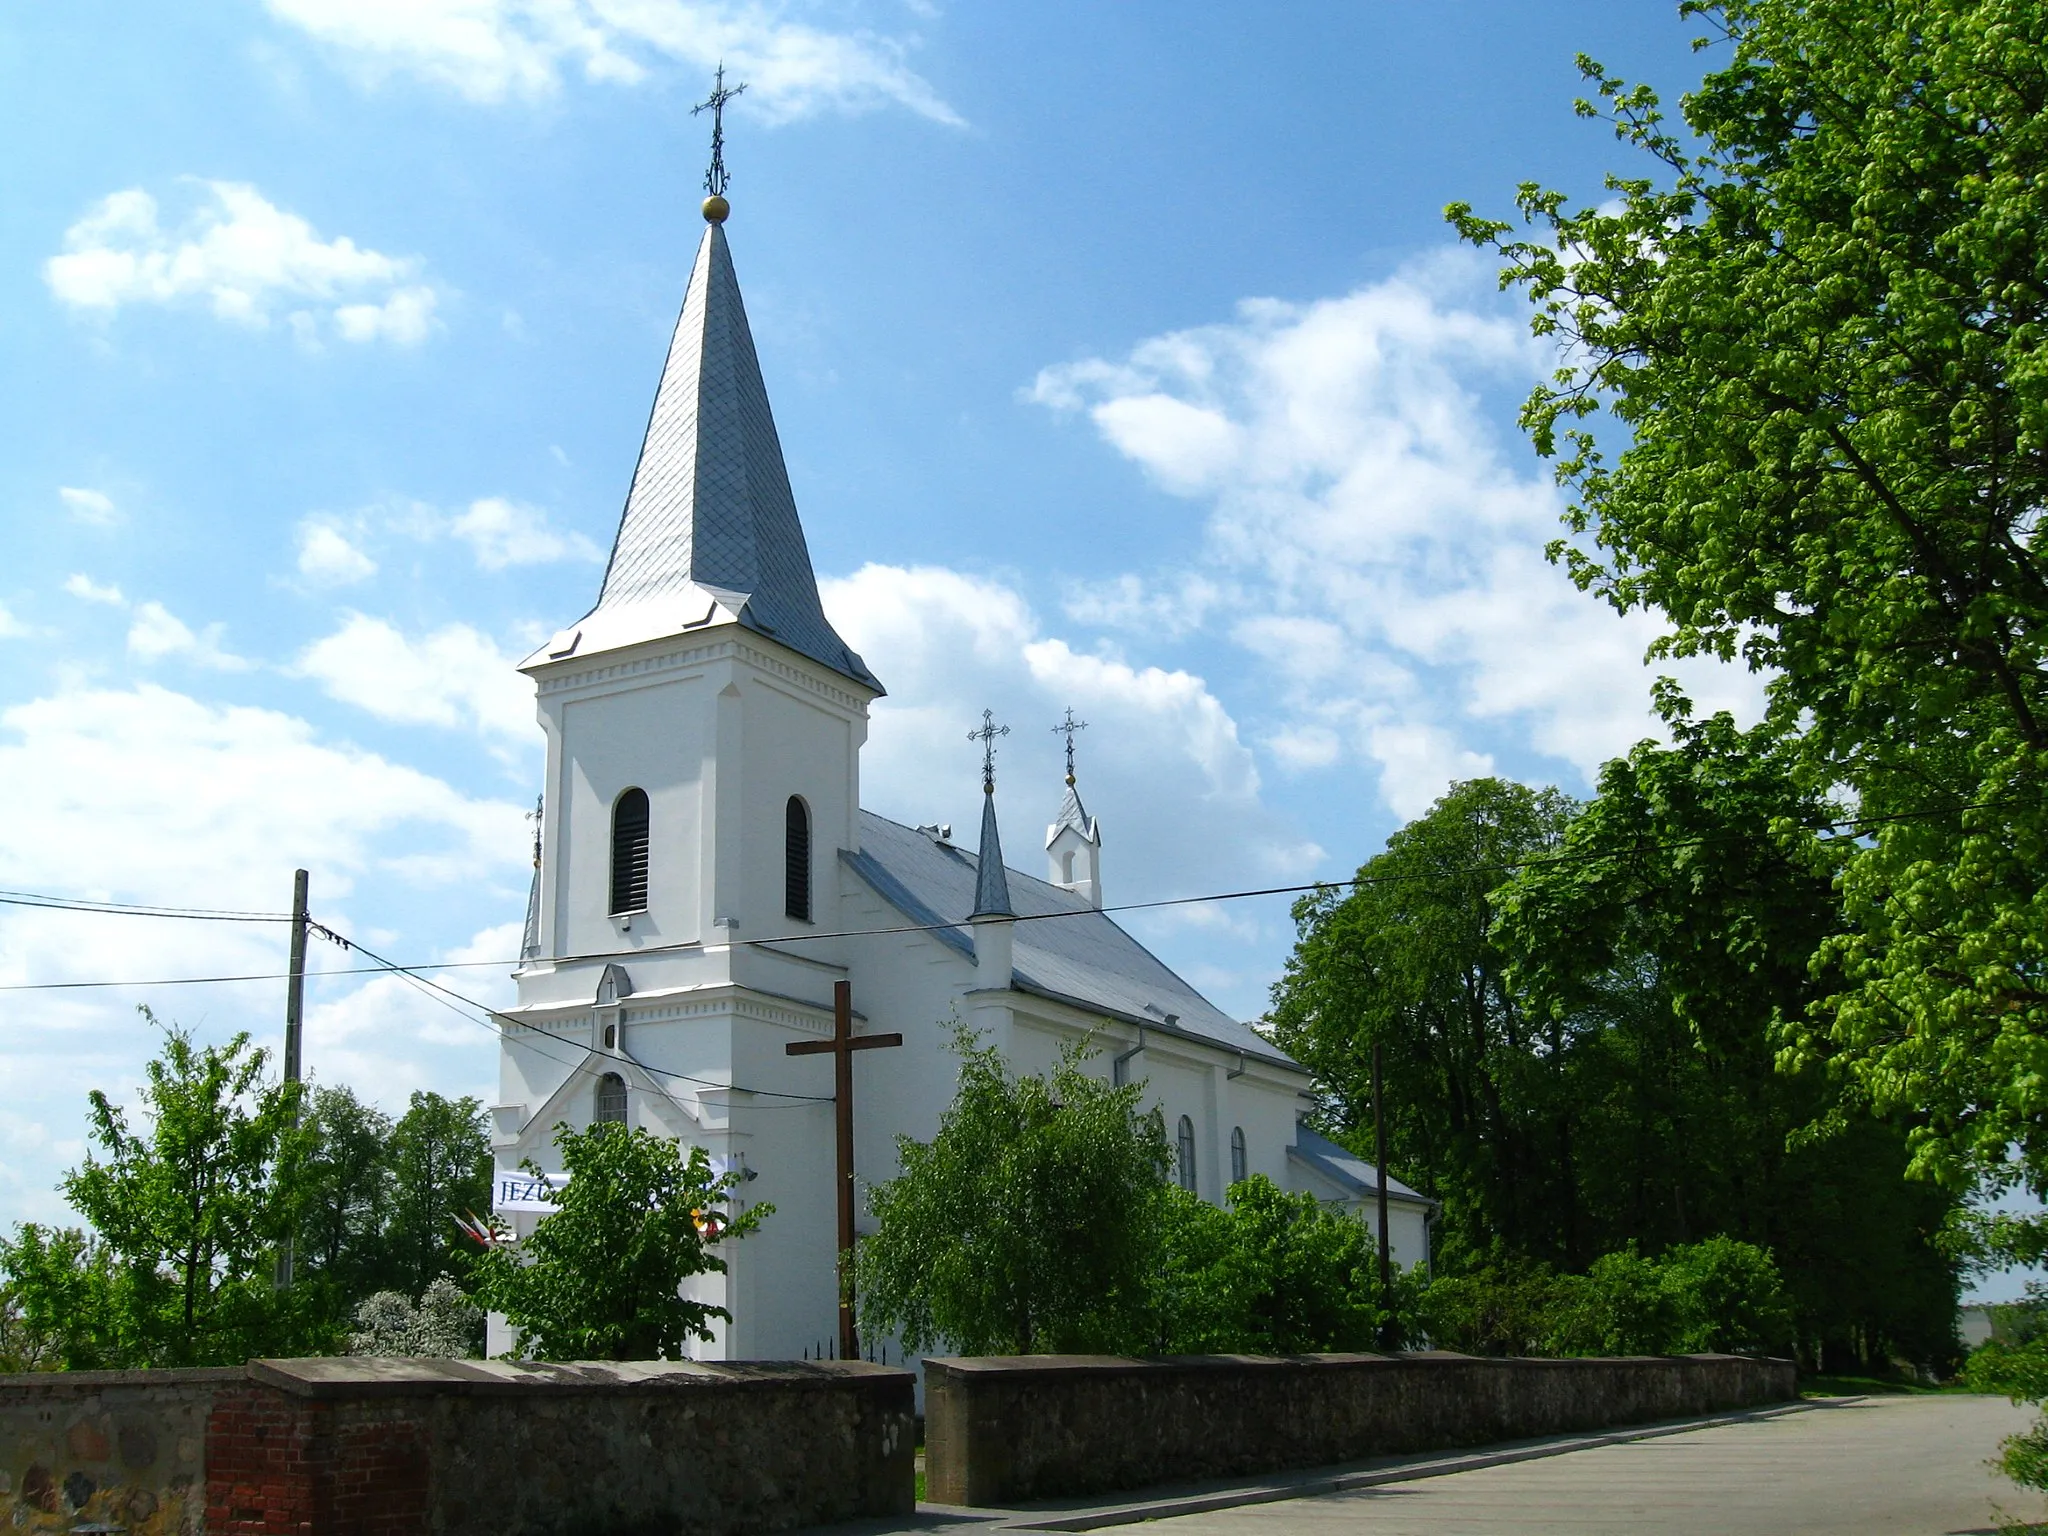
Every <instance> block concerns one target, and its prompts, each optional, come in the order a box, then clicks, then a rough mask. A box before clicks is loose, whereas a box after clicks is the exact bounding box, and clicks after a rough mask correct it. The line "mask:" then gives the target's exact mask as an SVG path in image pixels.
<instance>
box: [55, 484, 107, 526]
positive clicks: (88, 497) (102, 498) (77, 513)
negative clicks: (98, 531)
mask: <svg viewBox="0 0 2048 1536" xmlns="http://www.w3.org/2000/svg"><path fill="white" fill-rule="evenodd" d="M57 495H58V497H59V498H60V499H61V500H62V501H63V503H64V510H65V511H67V512H69V513H70V514H71V517H72V520H73V521H74V522H80V523H85V524H87V525H88V526H90V527H94V528H107V527H111V526H112V525H113V524H115V523H118V522H119V521H120V520H121V510H120V508H118V507H116V506H115V505H114V498H113V497H111V496H109V495H108V494H107V493H106V492H105V491H95V490H90V489H87V488H86V487H84V486H78V485H60V486H58V487H57Z"/></svg>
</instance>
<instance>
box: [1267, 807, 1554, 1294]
mask: <svg viewBox="0 0 2048 1536" xmlns="http://www.w3.org/2000/svg"><path fill="white" fill-rule="evenodd" d="M1571 809H1572V807H1571V802H1570V801H1569V800H1567V799H1566V798H1565V797H1564V796H1563V795H1561V794H1559V793H1557V792H1556V791H1555V790H1545V791H1535V790H1530V789H1527V788H1524V787H1523V786H1522V785H1519V784H1511V783H1507V782H1505V781H1502V780H1499V779H1475V780H1473V781H1471V782H1469V783H1465V784H1460V785H1457V786H1455V787H1454V788H1453V789H1452V790H1451V792H1450V794H1449V795H1447V796H1446V797H1445V798H1444V800H1442V801H1440V802H1439V803H1438V805H1437V807H1436V808H1435V809H1434V810H1433V811H1432V812H1431V813H1430V814H1429V815H1427V816H1424V817H1420V818H1418V819H1417V820H1415V821H1413V822H1410V823H1409V824H1408V825H1407V826H1406V827H1403V828H1402V829H1401V830H1400V831H1399V832H1397V833H1395V834H1394V836H1393V837H1391V838H1390V839H1388V842H1387V849H1386V852H1384V853H1382V854H1380V855H1379V856H1378V857H1377V858H1374V859H1372V860H1371V861H1369V862H1368V863H1366V864H1365V865H1363V866H1362V867H1361V868H1360V869H1359V871H1358V877H1357V882H1356V883H1355V884H1354V885H1353V886H1352V887H1351V889H1350V891H1349V892H1348V893H1345V892H1343V891H1341V890H1340V889H1338V888H1336V887H1330V888H1326V889H1324V890H1322V891H1319V892H1317V893H1316V894H1315V895H1313V896H1309V897H1305V898H1303V899H1302V900H1301V901H1300V902H1299V903H1297V904H1296V906H1295V910H1294V918H1295V923H1296V926H1297V928H1298V930H1299V939H1298V941H1297V943H1296V946H1295V950H1294V953H1293V955H1292V956H1290V957H1289V959H1288V962H1287V970H1286V972H1285V974H1284V975H1283V977H1282V979H1281V981H1280V982H1279V984H1278V985H1277V986H1276V987H1275V988H1274V994H1273V1007H1272V1011H1271V1013H1270V1015H1269V1017H1270V1019H1271V1022H1272V1024H1273V1026H1274V1028H1275V1030H1276V1038H1277V1039H1278V1041H1279V1043H1280V1044H1281V1045H1282V1046H1283V1047H1284V1048H1286V1049H1287V1050H1288V1051H1290V1052H1292V1053H1293V1054H1294V1056H1295V1057H1296V1058H1297V1059H1298V1060H1300V1061H1301V1062H1303V1063H1304V1064H1305V1065H1306V1066H1308V1067H1309V1068H1310V1069H1311V1070H1312V1071H1313V1072H1314V1073H1315V1075H1316V1078H1317V1081H1318V1085H1319V1087H1320V1088H1321V1090H1322V1091H1323V1093H1324V1094H1325V1095H1326V1097H1327V1101H1328V1109H1329V1113H1330V1115H1331V1117H1332V1118H1333V1119H1334V1120H1335V1121H1336V1123H1337V1124H1338V1126H1339V1127H1340V1128H1342V1129H1356V1128H1357V1127H1360V1126H1363V1125H1367V1124H1370V1120H1371V1061H1372V1047H1373V1045H1374V1044H1375V1043H1378V1044H1380V1045H1381V1046H1382V1047H1383V1060H1384V1063H1385V1067H1384V1070H1385V1080H1386V1093H1387V1101H1388V1103H1389V1104H1397V1105H1401V1106H1404V1111H1403V1112H1402V1113H1400V1114H1398V1115H1396V1116H1395V1117H1394V1119H1393V1121H1392V1122H1391V1125H1390V1132H1389V1134H1390V1138H1391V1139H1390V1160H1391V1161H1392V1162H1393V1163H1394V1165H1395V1166H1396V1167H1399V1168H1402V1169H1404V1170H1408V1172H1409V1174H1410V1175H1412V1176H1413V1177H1415V1178H1416V1179H1417V1181H1418V1187H1420V1188H1421V1189H1422V1190H1423V1192H1424V1193H1426V1194H1428V1195H1430V1196H1432V1197H1434V1198H1436V1199H1440V1200H1442V1201H1443V1202H1444V1222H1443V1227H1442V1229H1441V1232H1440V1235H1439V1252H1440V1256H1441V1257H1442V1258H1443V1259H1444V1260H1445V1261H1446V1262H1447V1263H1449V1264H1450V1265H1451V1266H1452V1267H1453V1268H1455V1267H1458V1266H1460V1265H1463V1264H1468V1263H1475V1262H1478V1261H1480V1260H1481V1259H1483V1257H1484V1256H1485V1255H1487V1254H1488V1253H1490V1252H1492V1251H1493V1250H1494V1249H1495V1248H1496V1246H1500V1247H1503V1248H1504V1249H1505V1250H1506V1251H1511V1252H1520V1251H1536V1252H1541V1251H1543V1250H1544V1248H1545V1245H1546V1244H1547V1242H1548V1240H1549V1237H1550V1234H1551V1233H1552V1232H1553V1231H1554V1230H1555V1221H1554V1212H1555V1208H1556V1201H1555V1199H1554V1198H1553V1197H1552V1194H1551V1192H1550V1190H1549V1189H1548V1188H1547V1187H1546V1186H1548V1185H1549V1184H1550V1182H1551V1180H1552V1178H1553V1176H1554V1175H1553V1172H1552V1170H1553V1169H1554V1168H1555V1167H1556V1166H1557V1152H1558V1148H1557V1146H1556V1145H1555V1135H1554V1132H1555V1128H1554V1126H1552V1125H1550V1124H1547V1123H1546V1117H1545V1116H1544V1115H1542V1114H1541V1113H1537V1114H1533V1115H1532V1114H1531V1113H1529V1102H1530V1099H1531V1095H1532V1091H1533V1090H1534V1089H1535V1088H1536V1086H1537V1085H1536V1083H1535V1082H1534V1081H1532V1078H1531V1063H1532V1061H1536V1060H1537V1059H1538V1057H1537V1050H1538V1047H1539V1045H1540V1044H1541V1042H1539V1041H1538V1040H1537V1038H1536V1033H1535V1026H1534V1023H1533V1021H1532V1020H1531V1019H1530V1018H1529V1016H1528V1014H1527V1011H1526V1010H1525V1009H1524V1007H1523V1006H1522V1003H1521V1000H1520V999H1519V998H1518V997H1517V996H1516V995H1515V994H1514V993H1513V992H1512V991H1511V990H1510V988H1509V987H1508V985H1507V967H1508V956H1507V954H1506V953H1505V952H1504V951H1503V950H1502V949H1501V947H1500V946H1499V944H1498V943H1497V942H1496V940H1495V937H1494V932H1493V924H1494V917H1495V914H1496V907H1495V902H1494V897H1493V892H1494V891H1495V889H1496V888H1497V887H1499V886H1500V885H1501V884H1502V883H1503V882H1504V881H1505V880H1506V878H1507V876H1508V875H1509V873H1510V872H1511V871H1512V870H1514V869H1515V868H1517V867H1518V866H1519V865H1520V864H1521V863H1522V862H1524V861H1525V860H1527V859H1528V858H1530V857H1532V856H1534V855H1538V854H1541V853H1543V852H1545V851H1547V850H1549V849H1551V848H1552V847H1554V846H1555V844H1556V843H1557V840H1558V839H1559V838H1560V837H1561V836H1562V835H1563V831H1564V827H1565V825H1566V823H1567V821H1568V820H1569V817H1570V814H1571ZM1410 1111H1412V1112H1410Z"/></svg>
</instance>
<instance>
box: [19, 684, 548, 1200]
mask: <svg viewBox="0 0 2048 1536" xmlns="http://www.w3.org/2000/svg"><path fill="white" fill-rule="evenodd" d="M0 783H5V784H6V785H7V786H8V815H9V825H8V834H7V836H6V837H5V838H0V884H4V885H6V886H8V887H11V888H14V889H18V890H36V891H50V892H55V893H59V894H64V895H71V896H81V897H90V898H97V899H103V900H119V901H142V902H164V903H171V904H176V905H184V906H206V907H217V908H231V909H239V910H252V911H258V912H276V911H278V910H279V909H281V908H282V907H283V906H284V905H285V900H284V898H285V897H286V896H287V895H288V893H289V891H290V881H291V872H292V869H293V868H294V866H298V867H303V868H306V869H309V870H310V871H311V872H312V877H313V878H312V888H313V894H314V904H315V911H316V914H317V915H318V916H319V917H320V918H321V919H322V920H323V921H326V922H330V923H333V924H335V925H336V926H337V927H339V928H340V929H342V930H343V931H345V932H349V931H354V932H361V931H365V930H367V929H369V928H370V927H371V926H372V925H370V924H368V923H362V924H358V923H357V922H356V921H355V914H354V913H353V912H352V911H351V910H350V903H351V902H352V901H356V900H363V901H364V902H365V903H366V905H371V906H373V907H374V908H375V910H377V912H378V913H379V915H380V917H382V918H383V919H384V921H385V922H386V923H390V922H394V921H401V922H402V921H404V919H402V918H401V917H400V911H401V910H402V909H403V904H404V903H405V902H407V901H408V900H413V899H418V900H419V901H421V902H422V904H424V905H429V906H431V907H432V908H435V909H444V908H447V907H449V906H451V905H458V904H460V903H463V902H469V901H476V900H477V899H478V897H479V896H480V897H481V901H480V903H479V904H480V905H481V906H482V907H483V908H484V909H485V910H492V909H497V910H499V911H510V910H516V909H517V902H518V900H519V893H520V892H522V891H523V886H522V883H521V876H522V874H523V866H524V864H525V847H526V837H525V832H524V827H523V824H522V822H521V821H520V812H521V809H522V807H521V806H520V805H518V804H514V803H510V802H503V803H501V802H493V801H487V800H481V799H477V798H473V797H471V796H468V795H465V794H463V793H461V792H460V791H458V790H456V789H454V788H452V787H451V786H449V785H448V784H447V783H445V782H443V781H442V780H440V779H437V778H434V777H432V776H430V775H427V774H424V773H421V772H418V771H417V770H415V769H412V768H409V767H405V766H403V765H401V764H397V763H393V762H391V761H389V760H388V759H386V758H383V757H379V756H377V755H375V754H372V753H368V752H363V751H359V750H356V749H353V748H350V747H346V746H338V745H334V744H331V743H329V742H326V741H323V740H322V739H321V737H320V736H319V734H318V733H317V732H316V731H315V730H314V728H313V727H312V726H310V725H309V724H307V723H306V722H305V721H303V720H300V719H296V718H294V717H292V716H290V715H286V714H281V713H279V712H276V711H274V710H267V709H254V708H246V707H235V706H220V705H215V704H210V703H206V702H203V701H201V700H198V699H194V698H191V697H188V696H186V695H184V694H182V693H178V692H174V691H171V690H168V689H165V688H160V687H156V686H152V685H143V686H140V687H136V688H133V689H125V690H114V689H75V690H67V691H64V692H59V693H56V694H54V695H51V696H48V697H44V698H40V699H36V700H33V701H31V702H28V703H23V704H17V705H15V706H13V707H11V708H9V709H6V710H5V711H4V712H0ZM427 881H433V882H436V883H435V884H433V885H432V886H431V887H425V882H427ZM422 887H425V889H424V890H423V891H422ZM416 891H420V892H421V894H420V895H419V896H418V897H417V898H415V892H416ZM436 915H438V911H437V913H436ZM457 931H458V932H459V931H464V930H457ZM497 931H498V930H493V933H494V934H495V932H497ZM487 937H488V936H487V935H486V934H479V935H477V938H476V940H475V943H476V944H477V945H478V946H482V945H483V944H484V943H485V942H486V939H487ZM424 949H425V946H420V947H418V948H413V949H404V948H401V949H400V950H399V951H398V952H397V953H398V958H401V959H406V960H419V959H426V958H435V956H433V955H432V954H431V952H425V953H423V952H422V951H423V950H424ZM387 952H388V951H387ZM515 952H516V939H515V940H514V941H512V943H511V944H510V945H507V946H501V947H499V948H497V949H495V950H493V951H490V952H489V953H490V955H491V957H493V958H496V957H509V956H510V955H511V954H513V953H515ZM283 956H284V931H283V928H282V927H281V925H278V924H274V923H272V924H242V923H224V922H162V921H151V920H146V919H140V918H134V917H126V916H115V917H95V916H83V915H79V914H76V913H66V912H55V911H35V910H28V909H23V908H19V907H15V908H6V909H0V982H5V983H7V984H10V985H14V986H20V985H25V984H26V985H35V984H47V983H60V982H77V981H95V982H97V981H105V980H109V979H136V980H139V979H145V978H157V977H175V976H222V975H225V976H241V975H254V976H259V977H264V978H273V977H275V974H276V973H277V972H278V971H280V970H281V969H282V968H283V966H282V962H283ZM450 958H455V957H454V956H450ZM361 963H362V962H361V961H360V960H359V959H357V958H354V957H348V956H343V955H342V954H341V952H339V951H337V950H334V949H331V948H329V947H328V946H325V945H316V946H315V953H314V957H313V968H314V969H315V970H316V971H319V970H322V969H326V968H328V967H333V966H349V965H359V964H361ZM458 974H460V975H462V976H464V977H465V978H467V979H465V980H464V981H463V982H461V983H459V985H460V986H461V988H462V989H463V990H466V991H467V990H479V989H482V988H497V987H502V985H503V982H502V979H500V978H497V977H490V976H489V973H479V976H478V977H471V976H470V973H467V972H463V973H458ZM482 977H489V979H488V980H482V979H481V978H482ZM344 984H345V985H346V986H347V987H349V988H350V989H354V988H356V987H357V986H359V983H358V982H357V981H355V980H348V981H346V983H344V980H343V979H342V978H335V979H334V980H333V981H330V982H320V981H318V980H317V979H316V982H315V984H314V985H313V986H312V988H311V989H310V991H311V998H310V1001H311V1003H312V1007H311V1008H310V1009H309V1018H311V1019H314V1020H318V1019H321V1018H323V1017H324V1014H323V1012H322V1010H323V1009H324V1008H325V1006H326V1004H327V1001H328V1000H330V999H332V998H333V997H334V996H336V995H337V989H338V988H340V987H342V986H343V985H344ZM281 987H282V983H281V982H280V981H278V980H274V979H264V980H260V981H256V982H251V983H238V984H226V985H215V986H201V987H151V988H142V989H136V988H131V987H120V988H112V989H106V990H63V991H40V992H8V993H0V1143H4V1145H5V1147H6V1149H7V1150H6V1152H5V1153H4V1154H0V1204H4V1205H5V1207H6V1209H7V1212H8V1217H7V1219H8V1220H10V1221H11V1220H18V1219H45V1218H53V1217H54V1218H64V1217H65V1213H64V1211H63V1209H62V1206H61V1202H60V1201H59V1200H58V1199H57V1197H56V1196H55V1195H54V1194H53V1193H52V1192H51V1187H52V1186H53V1185H54V1183H55V1181H56V1178H57V1175H58V1173H59V1172H60V1171H61V1170H62V1169H63V1168H65V1167H67V1166H70V1165H73V1164H75V1163H76V1162H77V1161H78V1159H79V1156H80V1153H81V1151H82V1147H81V1145H80V1143H79V1140H78V1138H79V1135H80V1134H81V1132H82V1128H83V1109H84V1105H85V1095H86V1092H87V1090H88V1089H91V1088H102V1089H105V1090H107V1091H108V1092H109V1093H110V1094H111V1095H112V1096H113V1097H114V1099H115V1100H116V1102H132V1101H133V1092H134V1085H135V1082H136V1080H137V1078H138V1077H139V1076H140V1068H141V1064H142V1062H143V1061H144V1060H145V1059H146V1058H147V1057H148V1056H149V1055H150V1054H151V1053H152V1052H153V1051H154V1050H155V1048H156V1044H157V1040H156V1038H155V1037H153V1036H152V1035H151V1033H150V1032H149V1030H148V1029H147V1027H146V1026H145V1025H143V1024H142V1022H141V1021H140V1020H139V1019H138V1018H137V1017H136V1015H135V1013H134V1011H133V1005H134V1004H135V1002H137V1001H138V1000H147V1001H149V1002H151V1003H153V1004H154V1005H155V1006H156V1007H157V1008H158V1010H159V1011H160V1012H161V1013H162V1014H163V1015H164V1016H165V1017H167V1018H176V1019H180V1020H182V1021H183V1022H185V1023H186V1024H188V1025H190V1026H193V1027H194V1028H195V1029H197V1030H199V1031H200V1032H201V1034H202V1038H206V1039H215V1040H217V1039H221V1038H224V1037H225V1036H226V1034H227V1033H229V1032H230V1031H232V1030H234V1029H236V1028H251V1029H253V1030H255V1031H256V1034H257V1038H258V1040H259V1042H264V1041H267V1042H269V1043H271V1044H273V1045H274V1043H275V1039H276V1029H277V1024H276V1021H277V1018H278V1011H279V1006H280V999H281V997H282V992H281ZM483 995H491V994H490V993H484V994H483ZM444 1017H446V1016H445V1015H444ZM450 1022H453V1021H452V1019H451V1020H450ZM414 1024H415V1021H414V1020H413V1019H412V1018H411V1016H410V1015H408V1014H405V1013H404V1012H402V1011H396V1010H394V1013H393V1015H392V1018H391V1021H390V1022H389V1023H388V1024H387V1026H386V1032H385V1035H384V1036H383V1038H382V1039H381V1040H380V1039H378V1038H377V1037H375V1036H374V1034H366V1035H362V1036H360V1037H352V1038H351V1039H350V1040H349V1041H347V1042H346V1052H347V1054H346V1055H344V1054H343V1052H342V1050H341V1049H340V1048H339V1047H338V1045H337V1043H336V1042H332V1041H330V1040H328V1039H327V1038H325V1037H323V1035H322V1034H321V1032H320V1030H319V1029H318V1028H317V1027H315V1028H310V1029H309V1030H308V1033H307V1047H308V1059H309V1061H311V1062H312V1063H313V1067H314V1071H315V1073H316V1075H318V1076H319V1077H320V1078H322V1079H323V1080H325V1081H330V1082H332V1081H336V1080H337V1079H338V1078H339V1079H341V1080H353V1081H359V1082H361V1083H363V1084H365V1085H367V1086H372V1087H375V1088H377V1089H382V1090H385V1091H387V1092H388V1093H389V1094H391V1095H392V1098H395V1100H396V1107H398V1108H403V1107H404V1093H403V1091H402V1089H404V1088H410V1087H434V1088H440V1089H442V1090H444V1091H456V1092H469V1091H477V1090H479V1089H480V1088H482V1087H483V1086H484V1084H485V1083H487V1082H488V1080H489V1077H490V1074H491V1072H492V1070H493V1064H494V1057H493V1054H492V1052H491V1050H490V1046H489V1040H488V1036H487V1035H485V1034H484V1032H483V1031H481V1030H472V1031H470V1033H471V1035H473V1036H474V1043H472V1044H466V1045H464V1046H461V1047H455V1046H452V1045H449V1044H446V1043H444V1042H443V1041H442V1039H441V1037H440V1036H438V1035H434V1036H432V1037H429V1036H427V1035H425V1034H424V1033H422V1031H421V1030H420V1029H417V1028H414V1027H413V1026H414ZM457 1027H458V1028H460V1027H461V1026H457ZM393 1063H397V1064H399V1065H398V1066H395V1067H394V1066H393V1065H392V1064H393ZM344 1068H345V1070H343V1069H344ZM392 1098H387V1099H386V1103H387V1106H389V1105H391V1103H392ZM70 1219H75V1218H70Z"/></svg>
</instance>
